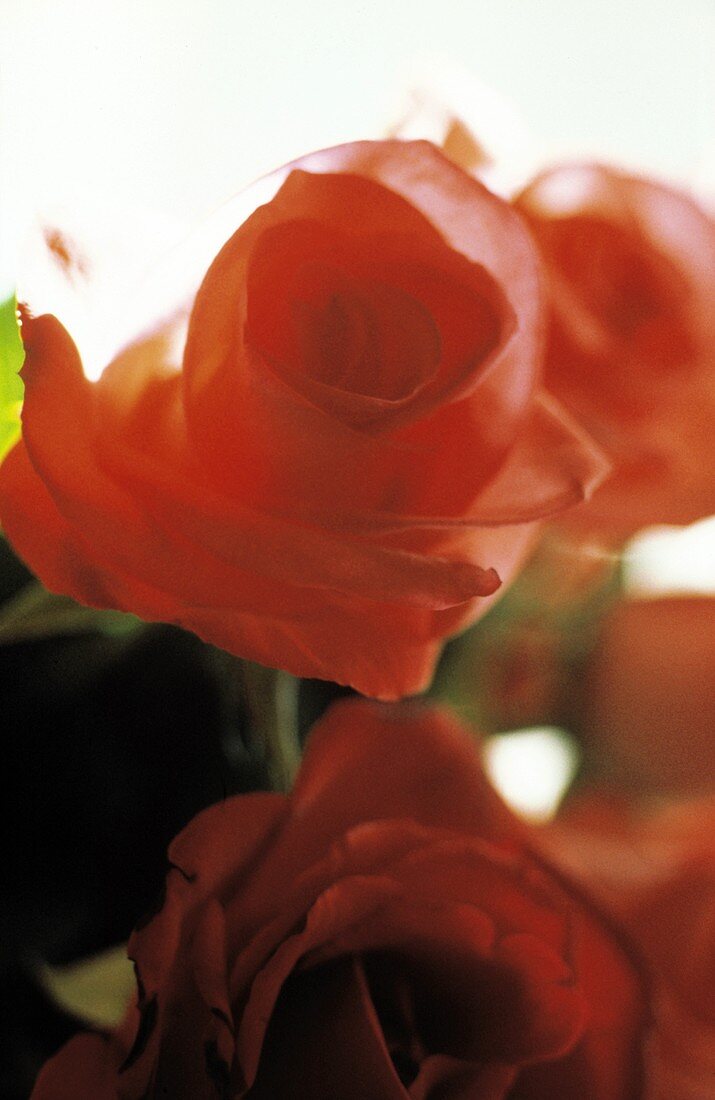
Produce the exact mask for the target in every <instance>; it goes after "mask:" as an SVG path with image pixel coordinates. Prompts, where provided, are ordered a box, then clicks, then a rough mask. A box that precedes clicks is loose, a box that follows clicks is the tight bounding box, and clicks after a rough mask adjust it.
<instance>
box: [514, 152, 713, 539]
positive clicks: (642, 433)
mask: <svg viewBox="0 0 715 1100" xmlns="http://www.w3.org/2000/svg"><path fill="white" fill-rule="evenodd" d="M515 203H516V206H517V208H518V209H519V210H520V211H521V213H522V214H523V215H524V216H525V217H526V218H527V220H528V223H529V226H530V228H531V230H532V232H533V233H534V236H535V238H536V240H537V242H538V244H539V246H540V248H541V252H542V256H543V259H544V263H545V267H546V271H547V275H548V280H549V291H550V300H551V324H550V332H549V342H548V351H547V357H546V371H545V384H546V386H547V389H548V390H549V392H551V393H553V394H555V395H556V396H557V397H558V398H559V400H562V401H563V402H564V404H565V405H566V407H567V408H568V409H570V410H571V412H573V413H574V415H575V416H577V417H578V419H579V421H580V422H581V423H583V424H584V425H585V426H586V427H587V428H588V430H589V431H590V432H591V433H592V434H593V436H594V438H595V439H597V440H598V441H599V442H600V443H601V444H602V446H603V447H604V449H605V450H606V452H607V453H608V455H609V457H610V458H611V459H612V461H613V467H614V468H613V472H612V474H611V476H610V477H609V478H608V479H607V480H606V482H605V483H604V485H603V486H602V487H601V488H600V489H599V492H598V494H597V495H596V496H595V498H594V499H593V501H591V502H589V504H588V505H587V506H585V507H583V508H578V509H576V510H575V511H574V512H573V514H572V516H570V517H569V521H571V520H573V522H574V524H578V525H580V526H583V525H585V526H587V527H590V528H591V529H592V530H594V531H598V532H600V533H601V534H603V535H605V536H607V537H609V538H611V537H613V538H616V539H618V538H621V537H622V536H624V535H627V534H629V533H631V532H633V531H635V530H637V529H638V528H639V527H643V526H646V525H647V524H653V523H689V522H691V521H693V520H696V519H699V518H701V517H702V516H706V515H709V514H710V513H711V512H713V511H715V478H713V473H712V467H713V458H714V457H715V451H714V449H713V442H714V441H715V431H714V430H713V426H714V425H715V309H714V308H713V302H714V301H715V222H713V220H712V218H710V217H709V216H708V215H707V214H706V213H705V212H704V211H703V210H701V209H700V208H699V207H698V205H697V204H696V203H695V202H694V201H693V200H692V199H691V198H689V197H688V196H687V195H686V194H684V193H681V192H678V191H676V190H674V189H672V188H670V187H667V186H665V185H664V184H661V183H656V182H655V181H653V180H649V179H647V178H645V177H639V176H631V175H627V174H626V173H624V172H619V171H616V170H615V169H611V168H606V167H604V166H602V165H598V164H573V165H566V166H562V167H557V168H554V169H551V170H548V171H545V172H544V173H543V174H541V175H540V176H537V178H536V179H535V180H534V181H533V182H532V183H531V184H529V186H528V187H526V188H525V190H524V191H523V192H522V193H521V194H520V195H519V196H518V197H517V199H516V200H515Z"/></svg>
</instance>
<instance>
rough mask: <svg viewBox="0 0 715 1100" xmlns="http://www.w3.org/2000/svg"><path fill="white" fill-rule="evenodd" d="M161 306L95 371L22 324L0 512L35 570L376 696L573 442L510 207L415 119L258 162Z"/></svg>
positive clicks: (54, 335)
mask: <svg viewBox="0 0 715 1100" xmlns="http://www.w3.org/2000/svg"><path fill="white" fill-rule="evenodd" d="M277 178H278V182H277V183H276V187H278V184H279V183H280V181H281V180H284V182H282V184H281V186H280V187H279V189H278V190H277V193H276V194H275V197H274V198H273V199H272V200H271V201H270V202H268V203H267V204H266V205H263V206H261V207H259V208H258V209H257V210H256V211H255V212H254V213H253V214H252V216H251V217H249V218H248V220H247V221H246V222H245V223H244V224H243V225H242V226H241V227H240V228H239V229H238V230H237V232H236V233H235V234H234V236H233V237H231V239H230V240H229V241H228V243H227V244H226V245H225V246H224V248H223V249H222V250H221V252H220V253H219V255H218V256H217V257H216V259H215V260H214V262H213V264H212V265H211V267H210V269H209V271H208V273H207V275H206V276H205V279H204V281H203V284H202V285H201V287H200V289H199V291H198V293H197V294H196V297H195V300H194V302H193V310H192V315H191V319H190V324H189V330H188V337H187V338H186V340H185V347H184V349H183V369H182V370H181V371H176V370H173V369H171V367H170V365H169V364H170V361H171V346H172V341H175V340H176V339H177V338H180V339H183V337H181V332H180V330H179V329H178V328H177V327H176V325H175V324H174V323H173V322H167V323H166V324H165V325H164V326H159V327H158V328H157V329H156V330H155V331H154V332H152V333H151V334H150V335H148V336H144V337H142V338H140V339H138V340H137V341H136V342H135V343H133V344H131V345H130V346H128V347H127V348H126V349H125V350H124V351H123V352H122V353H121V354H120V355H119V356H118V357H117V358H116V359H115V360H114V361H113V362H112V363H111V364H110V366H109V367H108V369H107V370H106V371H105V373H104V374H103V376H102V377H101V379H100V381H99V382H98V383H96V384H93V383H90V382H88V381H87V380H86V379H85V377H84V375H83V372H82V366H81V363H80V360H79V356H78V353H77V351H76V348H75V346H74V344H73V342H72V340H71V339H70V337H69V336H68V334H67V333H66V332H65V330H64V329H63V328H62V326H61V325H60V324H59V322H58V321H57V320H56V319H55V318H54V317H52V316H51V315H45V316H42V317H38V318H36V319H31V318H27V319H26V320H25V322H24V325H23V338H24V342H25V346H26V353H27V359H26V365H25V367H24V371H23V378H24V381H25V387H26V395H25V407H24V413H23V439H22V442H21V443H20V444H18V446H17V447H16V448H15V450H14V451H13V452H11V454H10V456H9V457H8V459H7V461H6V462H5V464H4V466H3V468H2V473H1V475H0V517H1V519H2V523H3V526H4V528H5V530H6V532H7V535H8V537H9V538H10V540H11V541H12V543H13V545H14V546H15V548H16V549H17V551H18V552H19V553H20V554H21V556H22V557H23V558H24V559H25V560H26V561H27V563H28V564H29V565H30V566H31V568H33V569H34V570H35V571H36V572H37V574H38V576H39V577H40V578H41V580H43V581H44V583H45V584H46V585H47V586H48V587H49V588H51V589H53V590H56V591H59V592H63V593H67V594H69V595H72V596H74V597H75V598H77V599H79V600H81V601H83V602H85V603H88V604H91V605H94V606H99V607H115V608H120V609H123V610H127V611H132V612H134V613H136V614H137V615H139V616H141V617H142V618H145V619H149V620H163V621H169V622H176V623H178V624H180V625H181V626H184V627H187V628H188V629H191V630H193V631H195V632H196V633H197V634H199V635H200V636H201V637H203V638H205V639H207V640H208V641H211V642H213V643H214V644H216V645H218V646H221V647H222V648H224V649H227V650H229V651H231V652H233V653H236V654H238V655H240V656H243V657H247V658H250V659H253V660H256V661H259V662H261V663H263V664H268V665H271V666H278V667H282V668H285V669H288V670H289V671H290V672H292V673H294V674H296V675H301V676H317V677H322V678H325V679H331V680H336V681H339V682H341V683H345V684H350V685H352V686H354V687H355V688H357V689H358V690H360V691H362V692H364V693H365V694H368V695H375V696H378V697H381V698H395V697H398V696H400V695H403V694H406V693H410V692H416V691H419V690H421V689H422V688H424V687H425V686H426V684H427V683H428V681H429V678H430V676H431V672H432V668H433V665H434V662H435V659H436V656H437V653H438V651H439V647H440V643H441V641H442V640H443V639H444V638H445V637H447V636H449V635H451V634H453V633H455V632H456V631H457V630H459V629H461V628H462V627H464V626H465V625H466V624H467V623H469V622H470V621H472V620H473V619H475V618H476V617H477V616H478V615H479V614H480V613H481V612H482V611H483V610H485V609H486V608H487V607H488V606H489V603H490V601H489V600H488V599H487V598H488V597H489V596H491V595H492V594H493V593H494V592H495V590H496V589H497V588H498V586H499V583H500V580H501V581H507V580H509V579H510V577H511V576H512V574H513V573H514V571H515V570H516V568H517V567H518V564H519V563H520V561H521V559H522V558H523V557H524V554H525V553H526V551H527V549H528V547H529V544H530V541H531V539H532V536H533V532H534V521H535V520H537V519H539V518H543V517H544V516H547V515H551V514H552V513H554V512H556V511H559V510H560V509H562V508H565V507H567V506H568V505H570V504H573V503H575V502H577V501H579V500H581V499H582V498H583V497H584V495H587V494H588V492H589V491H590V488H591V487H592V486H593V484H594V481H597V480H598V478H599V477H600V476H601V474H602V471H603V465H602V461H601V458H600V455H599V454H598V453H597V452H596V451H595V449H594V448H593V447H592V445H591V444H590V442H589V441H588V440H587V439H586V438H585V436H583V435H582V434H581V433H580V432H579V430H578V429H575V428H574V426H573V425H572V424H571V422H570V421H569V420H568V418H565V416H564V414H562V412H561V411H560V410H559V408H558V407H557V406H556V405H555V404H554V403H553V402H552V401H551V399H547V398H546V397H545V396H544V395H543V393H542V392H541V391H540V389H539V374H540V365H541V343H542V323H543V309H542V302H541V298H540V293H539V286H538V262H537V259H536V254H535V250H534V247H533V244H532V242H531V239H530V237H529V235H528V233H527V231H526V230H525V229H524V227H523V224H522V221H521V219H520V217H519V216H518V215H517V214H516V213H515V212H514V211H513V210H512V209H511V208H510V207H509V206H508V205H507V204H506V203H504V202H502V201H501V200H500V199H498V198H496V197H495V196H493V195H491V194H490V193H489V192H488V191H486V190H485V189H484V188H483V187H482V186H481V185H480V184H479V183H477V182H476V181H475V180H472V179H470V178H469V177H468V176H466V175H465V174H464V173H462V172H460V171H459V170H458V169H456V168H455V167H454V166H453V165H451V164H450V163H449V162H448V161H447V160H446V159H445V158H444V157H443V156H442V155H441V154H440V153H439V152H438V151H437V150H436V149H435V148H434V147H432V146H430V145H429V144H427V143H424V142H415V143H401V142H374V143H370V142H365V143H358V144H354V145H346V146H341V147H338V148H336V149H333V150H328V151H326V152H324V153H318V154H313V155H312V156H310V157H307V158H306V159H305V160H303V161H300V162H296V164H294V165H292V166H288V168H287V169H285V170H283V173H282V174H280V173H279V174H278V177H277Z"/></svg>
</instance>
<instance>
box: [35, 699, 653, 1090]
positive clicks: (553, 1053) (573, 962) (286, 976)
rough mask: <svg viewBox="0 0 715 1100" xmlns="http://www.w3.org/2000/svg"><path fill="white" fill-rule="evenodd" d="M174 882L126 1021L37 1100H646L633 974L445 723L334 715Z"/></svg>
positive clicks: (401, 714) (148, 926)
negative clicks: (163, 1099)
mask: <svg viewBox="0 0 715 1100" xmlns="http://www.w3.org/2000/svg"><path fill="white" fill-rule="evenodd" d="M169 861H170V870H169V872H168V875H167V879H166V897H165V900H164V903H163V908H162V909H161V911H160V912H159V913H158V914H157V915H155V916H154V917H153V919H151V920H150V921H149V923H145V924H144V926H142V927H141V928H140V929H139V930H138V931H137V932H135V934H134V935H133V937H132V939H131V940H130V944H129V954H130V956H131V957H132V958H133V959H134V960H135V963H136V973H137V983H138V999H137V1004H136V1006H135V1007H132V1008H131V1009H130V1011H129V1014H128V1016H127V1018H126V1020H125V1022H124V1024H123V1025H122V1026H121V1027H120V1028H119V1029H118V1031H117V1032H116V1033H114V1034H113V1035H110V1036H101V1035H97V1034H94V1035H80V1036H78V1037H75V1038H74V1039H73V1040H72V1041H71V1042H70V1043H69V1044H68V1045H67V1046H66V1047H65V1048H64V1049H63V1050H62V1051H61V1052H60V1053H59V1054H58V1055H57V1056H56V1057H55V1058H54V1059H53V1060H52V1061H50V1062H49V1063H48V1065H47V1066H46V1067H45V1069H44V1070H43V1072H42V1074H41V1076H40V1078H39V1081H38V1083H37V1086H36V1089H35V1092H34V1093H33V1100H64V1098H65V1097H67V1098H68V1100H69V1098H70V1097H71V1098H72V1100H81V1098H84V1097H87V1098H88V1100H89V1097H91V1098H92V1100H110V1098H111V1100H115V1098H117V1097H121V1098H122V1100H139V1097H144V1098H154V1097H160V1096H169V1097H171V1098H172V1100H182V1098H184V1097H186V1098H187V1100H189V1098H190V1100H202V1098H204V1097H205V1098H206V1100H210V1098H213V1097H216V1096H217V1095H218V1096H223V1097H232V1098H235V1100H238V1098H240V1097H247V1098H248V1097H250V1098H251V1100H259V1098H261V1100H263V1098H264V1097H265V1098H266V1100H269V1098H270V1100H281V1098H283V1097H285V1098H286V1100H288V1098H290V1100H302V1098H305V1100H320V1098H322V1097H325V1098H326V1100H327V1098H330V1100H334V1098H336V1097H340V1100H352V1098H354V1100H367V1098H368V1097H369V1098H370V1100H388V1098H389V1100H400V1098H405V1100H406V1098H408V1097H410V1098H412V1100H437V1098H441V1097H447V1096H449V1097H455V1100H456V1098H458V1097H460V1098H461V1097H464V1098H465V1100H466V1098H467V1097H468V1098H469V1100H476V1098H477V1097H479V1098H483V1100H505V1098H506V1097H509V1100H542V1098H543V1100H547V1098H548V1100H554V1098H555V1097H558V1098H559V1100H637V1098H638V1097H640V1096H641V1091H640V1089H641V1075H640V1069H641V1045H642V1039H643V1025H644V1003H643V995H642V992H641V988H640V983H639V978H638V975H637V974H636V972H635V971H634V970H633V966H632V963H631V961H630V959H629V956H628V954H627V953H625V951H624V949H623V946H622V945H621V943H620V942H619V940H618V938H617V937H616V936H615V935H614V934H613V932H612V931H611V929H610V928H609V927H608V926H607V925H606V924H604V923H603V922H602V920H601V919H600V917H599V916H598V915H597V914H596V913H595V912H593V911H592V910H591V908H590V906H589V905H588V904H585V903H584V902H583V901H582V900H581V899H580V898H579V896H577V895H574V894H572V893H571V892H570V891H569V889H568V888H567V887H565V886H564V885H563V884H562V883H561V882H560V881H559V880H558V879H557V878H556V877H555V876H554V875H553V874H552V873H551V872H550V871H549V870H548V869H547V868H546V866H545V865H542V864H541V863H540V862H539V861H537V860H536V859H535V858H533V857H532V856H530V854H529V852H528V850H527V847H526V844H525V838H524V834H523V827H522V826H521V825H519V824H517V822H516V821H515V820H514V819H513V818H512V817H511V815H510V814H509V812H508V811H507V810H506V808H505V807H504V806H503V804H502V803H501V802H500V801H499V800H498V799H497V797H496V795H495V794H494V792H493V790H492V789H491V788H489V786H488V785H487V783H486V781H485V779H484V776H483V773H482V772H481V770H480V768H479V765H478V758H477V755H476V752H475V745H474V743H473V741H472V739H471V737H470V736H469V735H468V734H467V733H466V732H465V731H464V730H463V729H461V728H460V727H459V726H458V725H457V723H456V722H455V721H454V720H453V719H451V718H450V717H449V716H448V715H447V714H446V713H441V712H439V711H436V710H430V709H428V708H425V707H422V706H418V705H411V706H409V707H405V708H396V707H385V706H383V705H381V704H377V703H372V702H367V701H365V700H349V701H343V702H341V703H338V704H336V705H335V706H334V707H333V708H332V709H331V710H330V711H329V712H328V713H327V715H326V716H325V717H324V718H323V719H322V721H321V722H320V723H319V724H318V725H317V726H316V727H315V729H314V730H313V732H312V734H311V736H310V738H309V741H308V748H307V752H306V756H305V759H304V762H303V765H302V769H301V771H300V774H299V776H298V779H297V782H296V786H295V789H294V791H293V793H292V795H291V796H290V797H288V796H285V795H279V794H256V795H244V796H238V797H234V798H232V799H229V800H227V801H225V802H223V803H221V804H219V805H217V806H214V807H212V808H210V809H209V810H207V811H204V812H203V813H202V814H200V815H199V816H198V817H197V818H195V819H194V820H193V821H192V822H191V823H190V824H189V826H188V827H187V828H186V829H185V830H184V832H183V833H181V834H180V836H179V837H178V838H177V839H176V840H175V841H174V843H173V844H172V846H171V848H170V851H169Z"/></svg>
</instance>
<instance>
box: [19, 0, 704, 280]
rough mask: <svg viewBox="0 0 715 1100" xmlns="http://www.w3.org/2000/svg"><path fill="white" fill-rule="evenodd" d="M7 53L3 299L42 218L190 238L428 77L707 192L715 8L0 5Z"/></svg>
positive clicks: (235, 1)
mask: <svg viewBox="0 0 715 1100" xmlns="http://www.w3.org/2000/svg"><path fill="white" fill-rule="evenodd" d="M0 38H1V41H2V46H1V47H0V49H2V124H1V125H2V129H1V131H0V149H2V154H1V156H2V180H1V186H2V189H3V193H4V202H3V240H2V249H1V251H2V255H3V262H2V273H1V274H2V278H3V279H4V280H5V283H6V284H7V282H8V281H11V280H12V279H13V278H14V275H15V269H14V265H15V262H16V255H17V253H16V251H15V250H16V247H17V244H18V236H19V234H20V233H21V231H22V229H23V225H24V222H25V218H26V217H27V216H29V215H31V214H32V213H34V211H35V210H37V209H40V210H42V211H44V212H49V211H50V210H52V209H55V208H58V207H60V206H64V205H65V204H69V205H77V204H88V205H90V206H91V207H92V209H91V214H92V216H93V220H96V221H97V222H99V223H100V224H101V223H103V222H104V223H106V222H110V223H111V221H112V219H113V218H115V217H116V216H117V213H118V212H121V213H122V215H123V216H124V215H126V213H127V211H128V210H131V211H132V212H133V216H134V217H136V218H137V219H140V218H143V219H146V220H148V221H149V220H151V219H158V220H160V221H161V222H162V223H164V222H166V223H171V222H177V223H179V225H181V224H184V223H186V222H187V221H189V222H190V221H191V220H193V219H194V218H195V217H197V216H199V215H201V214H204V213H206V212H207V210H209V209H210V208H211V207H212V206H213V205H215V204H216V203H219V202H221V201H222V200H224V199H225V198H227V197H228V196H230V195H231V194H232V193H234V192H235V191H236V190H237V189H238V188H240V187H242V186H243V185H244V184H245V183H247V182H248V181H249V180H250V179H251V178H253V177H254V176H256V175H257V174H260V173H262V172H264V171H267V170H269V169H270V168H272V167H275V166H276V165H277V164H279V163H282V162H284V161H286V160H289V159H291V158H292V157H293V156H295V155H298V154H301V153H304V152H306V151H308V150H310V149H313V148H317V147H320V146H325V145H329V144H333V143H336V142H339V141H344V140H350V139H354V138H357V137H374V136H377V135H379V134H380V133H381V132H382V131H383V130H384V128H385V126H386V124H387V123H388V122H390V121H391V120H393V119H394V116H395V114H396V113H397V112H399V109H400V104H401V101H402V97H403V95H404V92H405V90H406V88H407V87H408V86H409V85H411V84H413V83H414V82H415V81H418V82H419V81H420V80H422V78H423V77H424V75H425V71H426V66H429V65H431V64H433V63H434V62H435V60H436V61H437V62H438V63H439V62H440V61H441V62H443V63H447V64H448V65H449V64H450V63H452V64H453V65H457V66H462V67H464V68H466V69H467V70H468V71H469V72H471V73H472V74H473V75H474V76H475V77H477V78H478V79H479V80H480V81H482V82H484V83H485V84H486V85H488V86H489V87H491V88H493V89H494V90H495V91H496V92H498V93H501V94H502V95H503V96H505V97H506V98H507V99H508V100H509V101H510V102H511V104H512V105H513V107H514V108H515V110H516V111H517V112H518V113H519V114H520V115H521V116H522V117H523V121H524V123H525V126H526V128H527V131H528V132H529V133H530V134H531V137H532V138H533V140H534V142H535V144H536V145H537V146H538V148H539V149H540V150H541V151H542V153H543V154H544V155H546V156H547V157H560V156H564V155H565V156H587V157H588V156H599V157H605V158H607V159H610V160H614V161H617V162H620V163H623V164H626V165H629V166H633V167H637V168H638V167H639V168H641V169H642V170H645V171H650V172H654V173H657V174H661V175H663V176H665V177H667V178H670V179H674V180H678V181H681V182H685V183H689V184H696V183H697V184H700V185H702V187H703V188H709V189H710V191H711V194H712V193H713V189H715V129H714V122H713V110H714V109H715V108H714V106H713V105H714V104H715V67H713V65H712V56H713V49H714V48H715V7H714V6H713V4H712V0H680V2H675V0H578V2H577V3H566V2H565V0H538V2H537V0H439V2H438V0H303V2H300V0H208V2H207V3H198V2H197V0H122V2H121V3H119V2H116V0H103V2H101V3H97V2H96V0H21V2H19V3H16V2H11V0H3V3H2V34H1V36H0ZM158 228H159V227H157V232H158Z"/></svg>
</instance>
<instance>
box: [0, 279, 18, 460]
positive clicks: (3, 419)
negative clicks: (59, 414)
mask: <svg viewBox="0 0 715 1100" xmlns="http://www.w3.org/2000/svg"><path fill="white" fill-rule="evenodd" d="M16 309H17V302H16V300H15V298H14V297H12V298H8V300H7V301H6V302H3V303H2V305H0V462H2V460H3V458H4V457H5V455H6V454H7V452H8V451H9V450H10V448H11V447H13V446H14V444H15V443H16V441H17V439H18V438H19V436H20V409H21V408H22V394H23V390H22V382H21V380H20V376H19V374H18V371H19V370H20V367H21V366H22V361H23V359H24V352H23V348H22V341H21V339H20V328H19V325H18V323H17V313H16Z"/></svg>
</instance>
